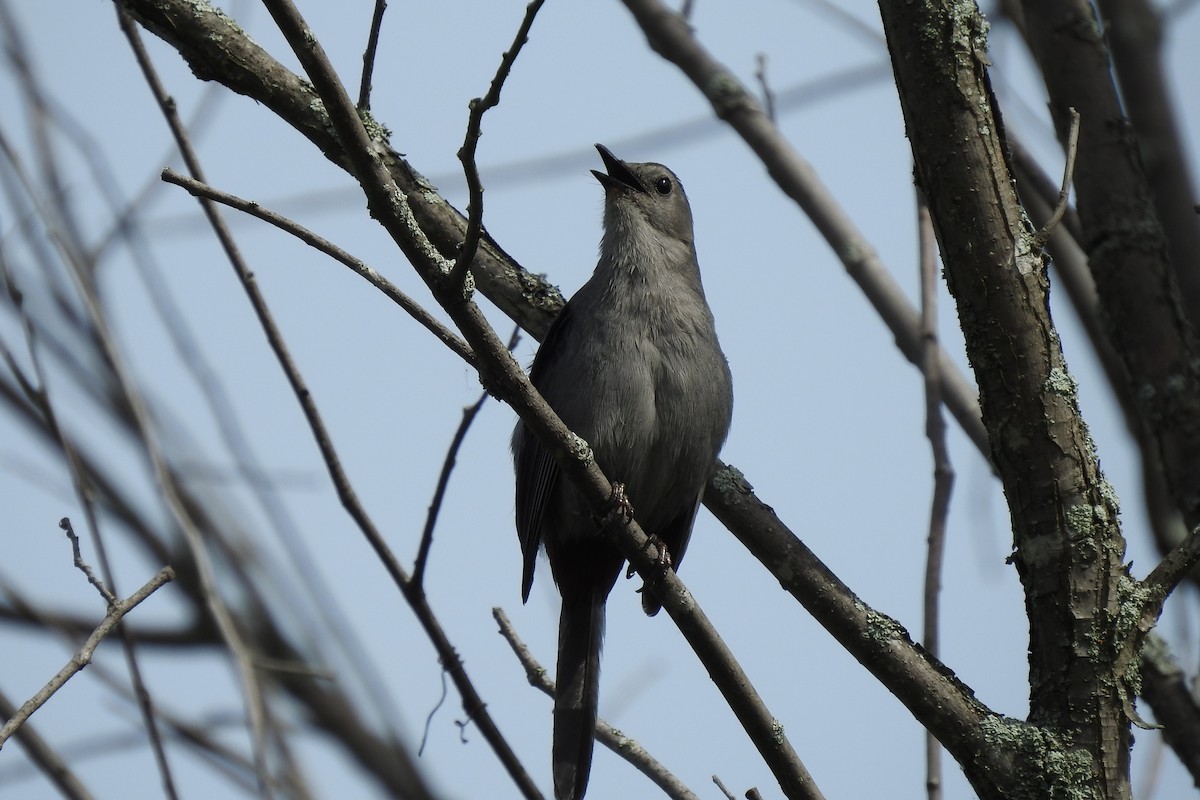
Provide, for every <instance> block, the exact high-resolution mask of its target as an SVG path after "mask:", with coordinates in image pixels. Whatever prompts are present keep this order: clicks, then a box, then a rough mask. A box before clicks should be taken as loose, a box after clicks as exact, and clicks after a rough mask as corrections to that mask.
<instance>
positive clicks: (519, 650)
mask: <svg viewBox="0 0 1200 800" xmlns="http://www.w3.org/2000/svg"><path fill="white" fill-rule="evenodd" d="M492 618H493V619H494V620H496V624H497V625H499V626H500V635H501V636H503V637H504V641H506V642H508V646H509V647H510V648H512V651H513V654H514V655H515V656H516V657H517V661H518V662H520V664H521V667H522V668H523V669H524V670H525V677H526V679H528V681H529V685H530V686H532V687H533V688H535V689H537V690H539V691H540V692H542V694H544V695H546V696H548V697H554V681H552V680H550V673H549V672H547V671H546V668H545V667H543V666H542V665H541V664H540V663H538V660H537V659H536V658H534V656H533V653H531V652H530V651H529V647H528V646H527V645H526V644H525V643H524V642H523V641H521V637H520V636H519V635H517V631H516V629H515V628H513V625H512V622H510V621H509V619H508V615H507V614H505V613H504V610H503V609H501V608H493V609H492ZM596 741H598V742H600V743H601V744H602V745H604V746H605V747H607V748H608V749H609V750H611V751H613V752H614V753H616V754H617V755H618V756H620V757H621V758H623V759H625V760H626V761H627V762H629V764H631V765H632V766H633V767H634V768H635V769H637V771H638V772H641V773H642V774H643V775H645V776H646V777H647V778H649V779H650V780H651V781H653V782H654V785H655V786H657V787H658V788H660V789H662V790H663V792H664V793H665V794H666V795H667V796H668V797H671V798H675V800H699V799H698V797H697V795H696V794H694V793H693V792H692V790H691V789H689V788H688V787H687V786H686V785H685V784H684V783H683V781H681V780H680V779H679V778H678V777H677V776H675V775H674V774H672V773H671V772H670V770H668V769H667V768H666V767H665V766H663V765H662V764H661V763H660V762H659V761H658V760H657V759H655V758H654V757H653V756H652V755H650V754H649V753H648V752H647V751H646V750H645V748H643V747H642V746H641V745H639V744H638V743H637V742H636V741H634V740H633V739H632V738H630V737H629V736H627V735H626V734H624V733H622V732H621V731H619V730H617V729H616V728H614V727H613V726H612V725H610V724H608V723H607V722H605V721H604V720H602V719H597V720H596Z"/></svg>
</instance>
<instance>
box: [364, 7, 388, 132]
mask: <svg viewBox="0 0 1200 800" xmlns="http://www.w3.org/2000/svg"><path fill="white" fill-rule="evenodd" d="M385 11H387V0H375V13H374V14H372V15H371V32H370V33H369V34H367V49H366V50H364V51H363V71H362V81H361V82H360V83H359V85H358V110H359V111H367V110H369V109H370V108H371V76H372V75H374V73H375V51H376V50H377V49H378V48H379V29H380V28H382V27H383V12H385Z"/></svg>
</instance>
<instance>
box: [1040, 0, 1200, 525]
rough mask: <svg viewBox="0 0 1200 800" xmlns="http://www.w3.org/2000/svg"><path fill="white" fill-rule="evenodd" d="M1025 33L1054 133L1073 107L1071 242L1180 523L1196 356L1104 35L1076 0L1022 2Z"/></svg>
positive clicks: (1194, 461) (1196, 517)
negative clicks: (1077, 227) (1078, 237)
mask: <svg viewBox="0 0 1200 800" xmlns="http://www.w3.org/2000/svg"><path fill="white" fill-rule="evenodd" d="M1023 9H1024V14H1025V29H1026V36H1027V38H1028V40H1029V45H1030V49H1031V50H1032V51H1033V55H1034V57H1035V58H1036V59H1037V60H1038V64H1039V66H1040V67H1041V70H1042V74H1043V75H1044V76H1045V80H1046V88H1047V90H1048V91H1049V93H1050V111H1051V114H1052V115H1053V117H1054V120H1055V125H1056V126H1057V128H1058V131H1059V138H1060V139H1061V140H1063V141H1065V140H1066V131H1067V129H1068V127H1069V110H1068V109H1070V108H1074V109H1076V110H1077V111H1078V112H1079V115H1080V128H1079V158H1078V161H1077V165H1076V170H1075V189H1076V192H1077V194H1078V198H1079V199H1078V208H1079V219H1080V222H1081V223H1082V226H1083V242H1082V244H1083V247H1084V250H1085V251H1086V252H1087V254H1088V260H1089V262H1090V264H1091V268H1092V274H1093V276H1094V277H1095V279H1096V289H1097V292H1098V293H1099V297H1100V307H1101V320H1102V321H1103V322H1104V325H1105V331H1106V333H1107V335H1108V338H1109V340H1110V341H1111V342H1112V344H1113V347H1114V348H1115V349H1116V351H1117V352H1118V353H1119V354H1120V356H1121V359H1122V361H1123V363H1124V364H1125V368H1126V370H1127V371H1128V373H1129V376H1130V380H1131V382H1132V385H1133V394H1134V396H1135V397H1136V398H1137V399H1138V401H1139V405H1140V410H1141V414H1142V419H1143V422H1144V423H1145V425H1146V426H1147V427H1148V428H1149V430H1150V431H1151V432H1152V434H1153V436H1154V438H1155V439H1156V440H1157V442H1158V448H1159V451H1160V453H1161V456H1162V460H1163V468H1164V473H1165V474H1166V477H1167V482H1168V484H1169V486H1170V488H1171V492H1172V494H1173V495H1174V498H1175V501H1176V502H1177V503H1178V504H1179V508H1180V510H1181V511H1182V513H1183V515H1184V519H1185V521H1186V522H1187V524H1188V525H1189V527H1191V526H1195V525H1196V524H1200V485H1198V484H1197V481H1196V476H1197V475H1200V358H1198V347H1197V343H1196V335H1195V332H1194V331H1193V329H1192V326H1191V324H1190V322H1189V320H1188V318H1187V315H1186V314H1185V313H1184V310H1183V303H1182V301H1181V300H1180V295H1179V289H1178V286H1177V284H1176V281H1175V273H1174V271H1173V270H1172V268H1171V259H1170V248H1169V246H1168V244H1167V240H1166V237H1165V235H1164V234H1163V228H1162V225H1161V224H1160V222H1159V218H1158V214H1157V211H1156V209H1155V205H1154V201H1153V199H1152V197H1151V193H1150V188H1149V185H1148V183H1147V181H1146V174H1145V170H1144V169H1143V166H1142V161H1141V155H1140V153H1139V150H1138V145H1137V138H1136V137H1135V135H1134V132H1133V129H1132V127H1131V126H1130V124H1129V121H1128V120H1127V119H1126V118H1125V116H1124V114H1123V112H1122V109H1121V104H1120V101H1119V99H1118V97H1117V92H1116V88H1115V87H1114V86H1113V81H1112V74H1111V72H1110V67H1109V53H1108V49H1107V47H1106V45H1105V43H1104V36H1103V33H1102V31H1101V30H1100V27H1099V24H1098V22H1097V20H1096V18H1095V15H1094V13H1093V10H1092V6H1091V4H1090V3H1089V2H1087V0H1034V1H1033V2H1030V1H1029V0H1026V2H1024V3H1023Z"/></svg>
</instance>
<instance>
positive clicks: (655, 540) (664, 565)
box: [625, 533, 671, 580]
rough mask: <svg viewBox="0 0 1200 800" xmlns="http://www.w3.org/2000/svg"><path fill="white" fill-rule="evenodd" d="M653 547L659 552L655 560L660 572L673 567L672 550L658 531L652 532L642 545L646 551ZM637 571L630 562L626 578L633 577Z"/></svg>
mask: <svg viewBox="0 0 1200 800" xmlns="http://www.w3.org/2000/svg"><path fill="white" fill-rule="evenodd" d="M651 547H653V548H654V550H655V552H657V553H658V557H657V558H656V559H655V560H654V561H655V563H656V565H657V566H658V570H659V572H660V573H664V572H666V571H667V570H668V569H670V567H671V551H670V550H668V549H667V544H666V542H664V541H663V540H662V539H660V538H659V537H658V534H657V533H651V534H649V535H648V536H647V537H646V542H645V544H643V545H642V551H643V552H645V551H646V550H649V549H650V548H651ZM635 571H636V570H634V568H633V565H632V564H630V565H629V570H628V571H627V572H626V573H625V580H629V579H630V578H632V577H633V573H634V572H635Z"/></svg>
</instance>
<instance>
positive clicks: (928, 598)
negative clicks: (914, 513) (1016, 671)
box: [917, 192, 954, 800]
mask: <svg viewBox="0 0 1200 800" xmlns="http://www.w3.org/2000/svg"><path fill="white" fill-rule="evenodd" d="M917 225H918V228H919V230H918V238H919V241H920V253H919V257H918V263H919V269H920V272H921V333H922V337H923V338H924V341H925V345H924V354H923V356H922V359H921V373H922V375H923V377H924V380H925V435H926V436H927V437H928V438H929V446H930V448H931V449H932V451H933V500H932V502H931V508H930V511H929V544H928V550H927V552H926V555H925V590H924V633H923V636H922V639H923V642H922V643H923V644H924V646H925V649H926V650H928V651H929V653H930V655H933V656H934V657H937V655H938V650H939V648H940V642H939V640H940V637H939V634H938V628H939V622H938V617H939V609H938V596H939V594H940V593H941V589H942V564H943V562H944V560H945V552H946V519H947V517H948V516H949V513H950V496H951V492H952V491H953V489H954V469H953V468H952V467H951V465H950V451H949V448H947V446H946V420H945V418H944V417H943V416H942V392H941V386H942V382H941V377H940V376H939V374H938V357H937V351H938V335H937V239H936V237H935V236H934V231H933V218H932V217H931V216H930V215H929V206H927V205H926V204H925V197H924V195H923V194H922V193H921V192H918V193H917ZM925 792H926V797H927V798H928V800H941V797H942V747H941V745H940V744H939V743H938V740H937V737H935V736H934V735H933V733H931V732H929V731H926V732H925Z"/></svg>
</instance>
